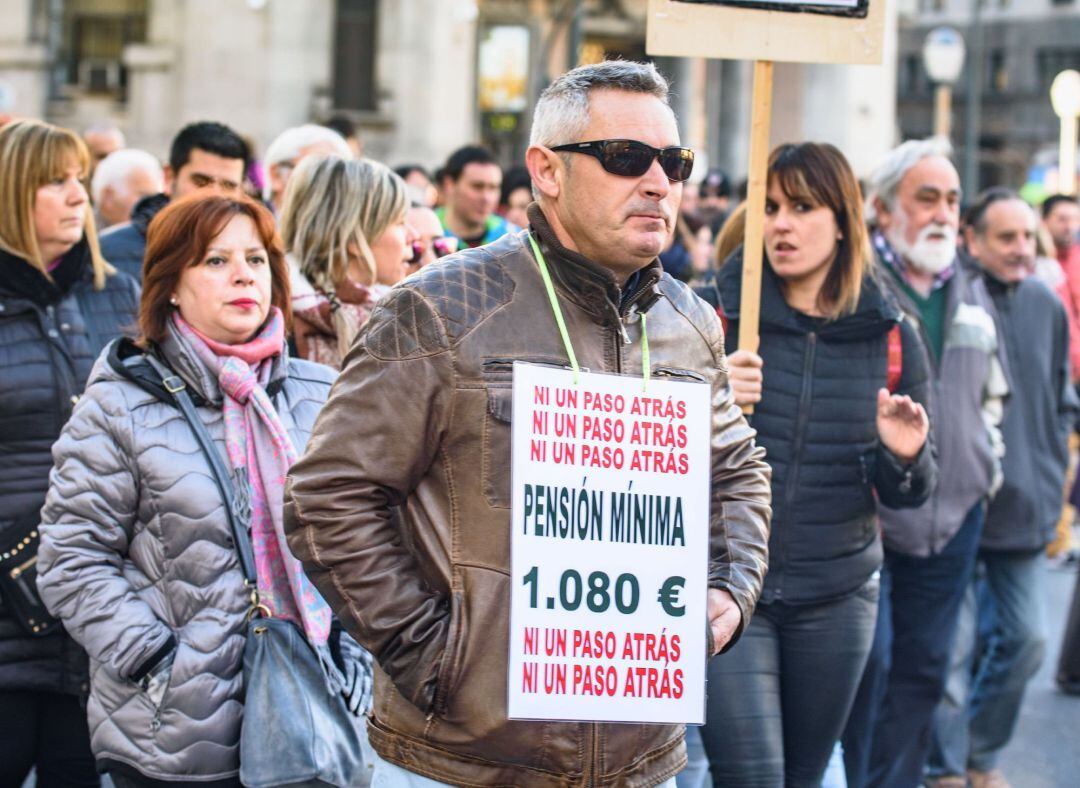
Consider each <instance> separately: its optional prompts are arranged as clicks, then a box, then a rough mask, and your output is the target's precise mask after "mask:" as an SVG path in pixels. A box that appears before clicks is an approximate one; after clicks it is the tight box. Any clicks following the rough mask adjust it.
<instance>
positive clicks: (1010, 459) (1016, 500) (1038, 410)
mask: <svg viewBox="0 0 1080 788" xmlns="http://www.w3.org/2000/svg"><path fill="white" fill-rule="evenodd" d="M984 278H985V279H986V287H987V290H989V291H990V297H991V298H992V299H993V300H994V306H995V307H996V308H997V317H998V331H999V332H1000V335H1001V340H1002V344H1003V346H1004V349H1005V353H1006V355H1007V357H1008V362H1009V371H1010V372H1011V374H1012V376H1013V381H1014V382H1015V385H1014V386H1013V389H1012V396H1011V398H1010V400H1009V407H1008V409H1007V410H1006V411H1005V419H1004V421H1002V422H1001V434H1002V437H1003V438H1004V439H1005V457H1004V458H1003V460H1002V476H1003V481H1002V484H1001V489H1000V490H999V491H998V494H997V495H996V496H994V500H993V501H992V502H991V503H990V507H989V508H988V509H987V512H986V525H985V526H984V527H983V536H982V547H983V548H984V549H990V550H1041V549H1043V548H1044V547H1046V545H1047V544H1048V543H1049V542H1050V540H1051V538H1053V534H1054V527H1055V525H1056V524H1057V521H1058V518H1059V517H1060V515H1061V492H1062V489H1063V488H1064V485H1065V469H1066V468H1067V467H1068V465H1069V431H1070V429H1071V427H1072V423H1073V420H1074V419H1075V418H1076V410H1077V399H1076V392H1075V391H1074V390H1073V387H1072V384H1071V382H1070V369H1069V319H1068V315H1067V314H1066V312H1065V308H1064V307H1063V306H1062V304H1061V301H1060V300H1059V299H1058V297H1057V296H1056V295H1054V293H1053V292H1051V291H1050V289H1049V288H1047V287H1046V285H1044V284H1043V283H1042V282H1039V281H1037V280H1035V279H1034V278H1033V277H1029V278H1027V279H1025V280H1023V281H1021V282H1020V283H1019V284H1015V285H1006V284H1004V283H1003V282H1001V281H1000V280H998V279H996V278H995V277H993V276H992V275H990V274H986V273H984Z"/></svg>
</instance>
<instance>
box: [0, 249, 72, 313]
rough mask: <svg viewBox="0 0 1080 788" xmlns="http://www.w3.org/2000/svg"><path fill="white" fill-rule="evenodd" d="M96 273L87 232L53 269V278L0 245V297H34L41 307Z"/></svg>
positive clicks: (60, 297) (62, 298) (56, 299)
mask: <svg viewBox="0 0 1080 788" xmlns="http://www.w3.org/2000/svg"><path fill="white" fill-rule="evenodd" d="M91 275H92V271H91V265H90V245H89V243H88V242H87V240H86V238H85V236H84V237H83V239H82V240H81V241H79V242H78V243H77V244H75V245H74V246H73V247H71V249H69V250H68V251H67V253H66V254H64V256H63V257H62V258H60V264H59V265H58V266H57V267H56V268H54V269H53V271H52V273H51V277H52V279H51V281H50V279H49V278H47V277H46V276H45V275H44V274H42V273H41V272H40V271H39V270H37V269H36V268H34V266H32V265H30V263H28V262H27V261H26V260H24V259H23V258H21V257H17V256H16V255H13V254H11V253H10V252H5V251H3V250H2V249H0V298H14V299H23V300H26V301H30V302H32V303H33V304H35V305H36V306H38V307H46V306H50V305H52V304H58V303H59V302H60V301H62V300H64V298H66V297H67V295H68V293H70V292H71V290H72V288H74V287H75V285H76V284H78V283H79V281H80V280H82V279H85V278H87V277H88V276H91Z"/></svg>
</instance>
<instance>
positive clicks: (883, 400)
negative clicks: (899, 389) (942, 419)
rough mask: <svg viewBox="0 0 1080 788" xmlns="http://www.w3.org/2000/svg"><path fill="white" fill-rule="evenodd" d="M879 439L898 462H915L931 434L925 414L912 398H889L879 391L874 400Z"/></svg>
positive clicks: (884, 391) (894, 396)
mask: <svg viewBox="0 0 1080 788" xmlns="http://www.w3.org/2000/svg"><path fill="white" fill-rule="evenodd" d="M877 428H878V437H880V438H881V442H882V443H883V444H884V445H885V448H886V449H888V450H889V451H891V452H892V453H893V454H895V455H896V457H897V459H899V460H900V461H901V462H903V463H905V464H908V463H911V462H914V461H915V458H916V457H918V456H919V452H920V451H921V450H922V447H923V444H925V443H926V437H927V435H929V434H930V419H929V418H927V416H926V410H925V409H924V408H923V406H922V405H920V404H919V403H918V402H915V401H914V400H912V399H911V397H902V396H898V395H896V394H892V395H890V394H889V391H888V389H880V390H879V391H878V396H877Z"/></svg>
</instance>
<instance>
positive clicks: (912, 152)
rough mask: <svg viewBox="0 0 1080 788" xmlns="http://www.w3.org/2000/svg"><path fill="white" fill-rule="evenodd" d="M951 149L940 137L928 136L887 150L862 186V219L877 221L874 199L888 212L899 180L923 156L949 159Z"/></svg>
mask: <svg viewBox="0 0 1080 788" xmlns="http://www.w3.org/2000/svg"><path fill="white" fill-rule="evenodd" d="M952 155H953V149H952V145H950V144H949V141H948V140H947V139H945V138H944V137H930V138H929V139H925V140H908V141H907V142H905V143H903V144H901V145H898V146H897V147H895V148H893V149H892V150H891V151H889V153H888V155H886V156H885V159H884V160H883V161H882V162H881V164H879V165H878V168H877V169H876V170H874V174H873V175H872V176H870V181H869V183H868V184H867V187H866V211H865V216H866V221H868V222H870V223H874V222H876V221H877V201H878V200H880V201H881V204H882V205H884V206H885V207H886V208H888V209H889V210H890V211H891V210H892V208H893V206H895V205H896V194H897V192H898V191H899V190H900V182H901V181H902V180H904V176H905V175H907V173H908V170H910V169H911V168H912V167H914V166H915V165H916V164H918V163H919V162H920V161H922V160H923V159H929V158H934V157H938V156H940V157H942V158H944V159H950V160H951V159H952Z"/></svg>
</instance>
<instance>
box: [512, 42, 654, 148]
mask: <svg viewBox="0 0 1080 788" xmlns="http://www.w3.org/2000/svg"><path fill="white" fill-rule="evenodd" d="M593 90H625V91H627V92H628V93H645V94H648V95H651V96H656V97H657V98H658V99H660V100H661V101H662V102H664V104H667V103H668V81H667V80H666V79H664V76H663V75H662V74H661V73H660V72H659V71H658V70H657V68H656V66H654V65H653V64H652V63H635V62H634V61H631V60H605V61H604V62H602V63H595V64H593V65H587V66H578V67H577V68H575V69H573V70H572V71H567V72H566V73H565V74H563V75H562V76H561V77H558V78H557V79H556V80H555V81H554V82H552V83H551V84H550V85H548V86H547V88H546V89H545V90H544V92H543V93H541V94H540V100H539V101H537V102H536V111H535V112H534V113H533V122H532V132H531V133H530V134H529V144H530V145H544V146H546V147H548V148H550V147H553V146H555V145H565V144H566V143H569V142H578V141H580V140H579V137H580V135H581V134H582V133H583V132H584V131H585V128H586V127H587V126H588V125H589V92H590V91H593Z"/></svg>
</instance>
